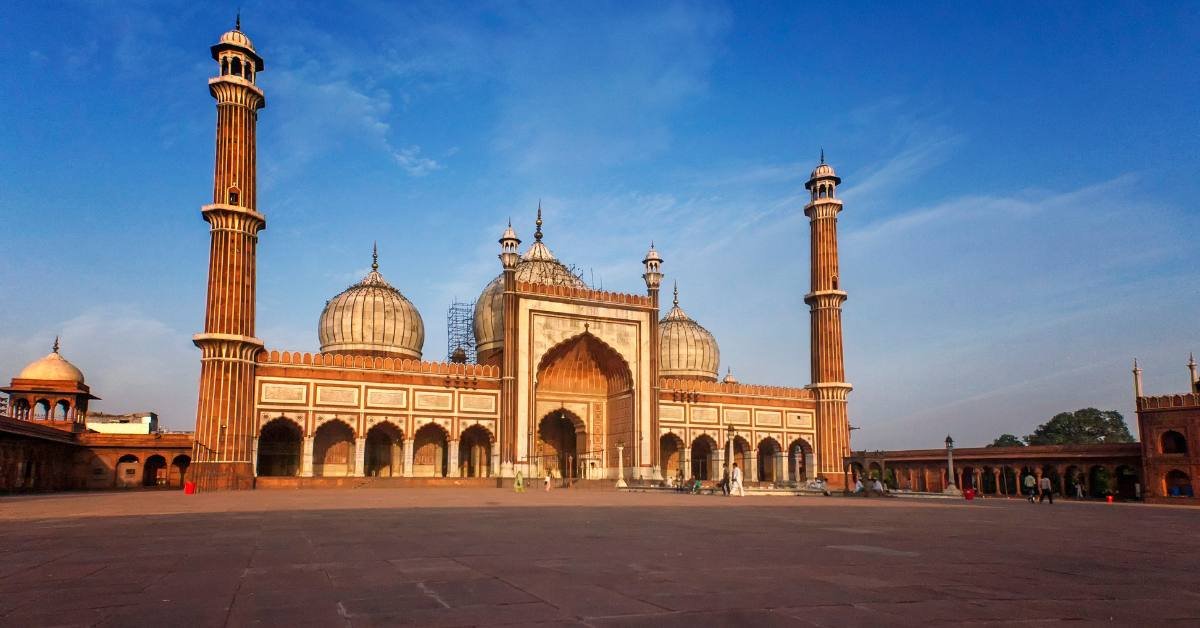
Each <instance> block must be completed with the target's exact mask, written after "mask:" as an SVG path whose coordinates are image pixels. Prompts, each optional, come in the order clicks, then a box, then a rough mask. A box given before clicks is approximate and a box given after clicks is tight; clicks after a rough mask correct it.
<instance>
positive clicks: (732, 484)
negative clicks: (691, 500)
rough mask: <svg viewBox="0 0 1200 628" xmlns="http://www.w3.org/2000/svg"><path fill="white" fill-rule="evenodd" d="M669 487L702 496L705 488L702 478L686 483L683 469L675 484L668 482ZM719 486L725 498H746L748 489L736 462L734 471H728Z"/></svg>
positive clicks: (677, 474) (676, 476)
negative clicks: (732, 496) (734, 495)
mask: <svg viewBox="0 0 1200 628" xmlns="http://www.w3.org/2000/svg"><path fill="white" fill-rule="evenodd" d="M667 486H672V487H674V488H675V490H677V491H687V492H689V493H691V494H692V495H698V494H700V491H701V489H702V488H703V484H701V482H700V478H696V477H693V478H692V479H691V480H689V481H686V482H685V481H684V479H683V469H680V470H679V472H678V473H676V474H675V479H674V481H673V482H672V481H670V480H668V481H667ZM717 486H718V488H720V489H721V493H722V494H723V495H725V496H729V495H732V494H734V493H737V494H738V496H739V497H745V496H746V487H745V485H744V484H743V483H742V469H741V467H739V466H738V464H737V463H736V462H735V463H733V469H732V470H731V471H726V472H725V474H724V475H723V476H722V477H721V482H720V483H719V484H718V485H717Z"/></svg>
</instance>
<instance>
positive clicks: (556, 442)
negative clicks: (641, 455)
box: [530, 332, 638, 478]
mask: <svg viewBox="0 0 1200 628" xmlns="http://www.w3.org/2000/svg"><path fill="white" fill-rule="evenodd" d="M536 382H537V384H536V392H535V397H534V400H535V408H536V409H537V412H536V415H537V416H538V417H539V418H538V419H537V423H536V424H533V425H531V426H530V430H531V432H532V434H530V441H531V442H530V447H531V451H530V458H531V459H532V461H533V462H534V468H535V470H537V472H538V473H539V474H540V473H544V472H550V473H551V474H552V475H555V476H556V477H570V478H595V477H600V474H601V473H603V472H604V470H605V468H613V467H616V466H617V465H618V458H620V457H621V456H622V455H624V456H626V458H625V460H624V462H625V464H626V466H629V465H631V463H632V458H630V456H633V455H634V451H635V450H636V447H635V445H636V443H637V438H638V432H637V426H636V425H634V408H633V403H634V397H633V374H632V372H631V371H630V369H629V365H628V364H626V362H625V360H624V359H622V358H621V356H620V354H618V353H617V352H616V351H615V350H614V349H612V348H611V347H609V346H608V345H606V344H604V342H602V341H601V340H600V339H598V338H596V336H594V335H592V334H591V333H588V332H584V333H582V334H580V335H578V336H575V337H573V338H571V339H569V340H566V341H564V342H562V343H559V344H558V345H556V346H554V347H552V348H551V349H550V350H549V351H547V352H546V355H545V356H543V357H542V359H541V361H540V363H539V365H538V369H537V380H536ZM618 445H620V446H621V447H623V448H624V453H623V454H620V453H619V452H618Z"/></svg>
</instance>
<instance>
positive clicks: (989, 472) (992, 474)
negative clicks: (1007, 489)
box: [979, 466, 1000, 495]
mask: <svg viewBox="0 0 1200 628" xmlns="http://www.w3.org/2000/svg"><path fill="white" fill-rule="evenodd" d="M999 490H1000V489H999V487H998V486H997V484H996V471H995V469H993V468H992V467H987V466H985V467H983V468H982V469H981V470H980V472H979V492H981V493H983V494H984V495H995V494H996V493H998V492H999Z"/></svg>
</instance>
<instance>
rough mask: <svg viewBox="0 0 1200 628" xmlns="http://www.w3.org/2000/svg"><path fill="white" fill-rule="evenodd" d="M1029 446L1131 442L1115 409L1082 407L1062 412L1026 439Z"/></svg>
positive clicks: (1127, 431) (1121, 417)
mask: <svg viewBox="0 0 1200 628" xmlns="http://www.w3.org/2000/svg"><path fill="white" fill-rule="evenodd" d="M1025 442H1027V443H1029V444H1030V445H1090V444H1094V443H1132V442H1133V436H1132V435H1131V434H1130V433H1129V427H1128V426H1126V425H1125V417H1123V416H1121V413H1120V412H1117V411H1116V410H1097V409H1095V408H1083V409H1082V410H1076V411H1074V412H1060V413H1058V414H1056V415H1054V418H1052V419H1050V420H1049V421H1047V422H1045V423H1043V424H1041V425H1039V426H1038V428H1037V429H1036V430H1034V431H1033V433H1032V434H1030V435H1029V436H1026V437H1025Z"/></svg>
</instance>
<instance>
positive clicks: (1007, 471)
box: [1000, 467, 1021, 497]
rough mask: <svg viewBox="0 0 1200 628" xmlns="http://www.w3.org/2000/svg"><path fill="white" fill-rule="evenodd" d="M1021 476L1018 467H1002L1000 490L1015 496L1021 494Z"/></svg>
mask: <svg viewBox="0 0 1200 628" xmlns="http://www.w3.org/2000/svg"><path fill="white" fill-rule="evenodd" d="M1020 485H1021V481H1020V477H1019V474H1018V473H1017V471H1016V469H1013V468H1012V467H1004V468H1003V469H1000V491H1001V492H1002V493H1004V494H1005V495H1008V496H1009V497H1014V496H1017V495H1020V494H1021V490H1020V488H1019V487H1020Z"/></svg>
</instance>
